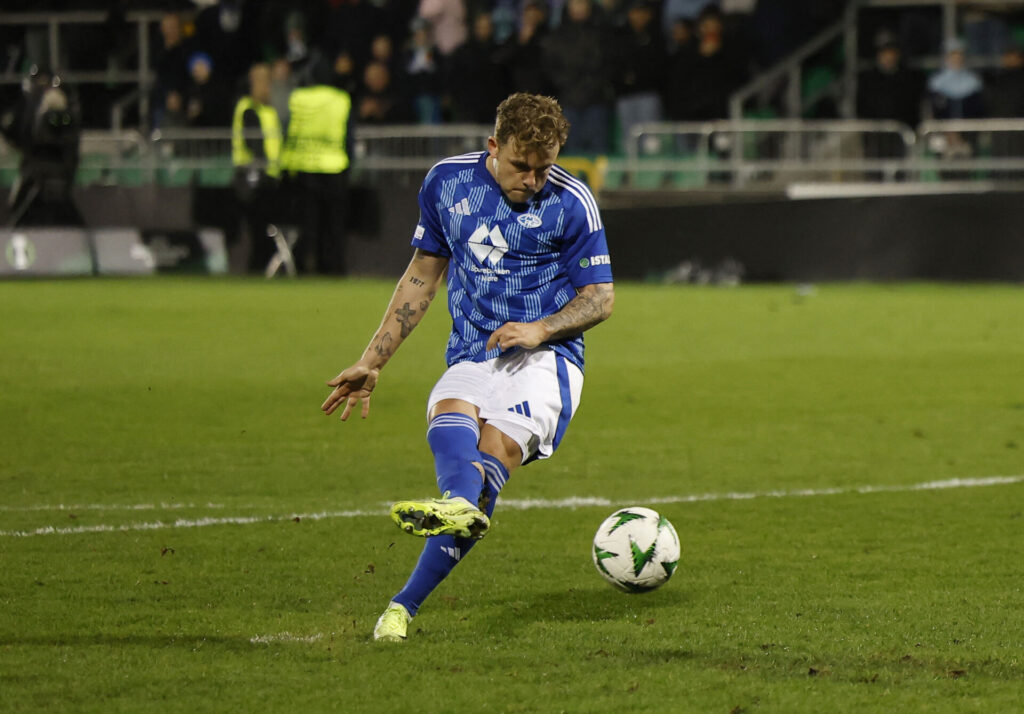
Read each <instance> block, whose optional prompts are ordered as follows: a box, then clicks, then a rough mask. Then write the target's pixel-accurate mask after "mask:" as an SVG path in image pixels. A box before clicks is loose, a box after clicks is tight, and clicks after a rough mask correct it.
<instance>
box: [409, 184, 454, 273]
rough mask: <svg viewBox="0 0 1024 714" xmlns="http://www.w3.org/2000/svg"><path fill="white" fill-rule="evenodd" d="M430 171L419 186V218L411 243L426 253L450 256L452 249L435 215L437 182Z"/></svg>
mask: <svg viewBox="0 0 1024 714" xmlns="http://www.w3.org/2000/svg"><path fill="white" fill-rule="evenodd" d="M434 177H435V174H434V172H433V171H432V172H431V173H430V174H428V175H427V177H426V178H425V179H424V180H423V185H422V186H421V187H420V192H419V196H418V199H417V200H418V202H419V204H420V220H419V223H417V224H416V231H415V232H414V233H413V235H412V245H413V247H414V248H420V249H422V250H425V251H427V252H428V253H435V254H437V255H441V256H444V257H446V258H447V257H451V254H452V251H451V248H450V247H449V246H448V242H447V241H446V240H445V237H444V229H443V228H442V226H441V219H440V217H439V216H438V215H437V201H436V197H435V195H434V194H435V191H436V190H435V188H434V186H436V185H437V182H436V181H435V180H433V179H434Z"/></svg>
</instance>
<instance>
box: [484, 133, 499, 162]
mask: <svg viewBox="0 0 1024 714" xmlns="http://www.w3.org/2000/svg"><path fill="white" fill-rule="evenodd" d="M487 153H488V154H490V155H491V156H493V157H495V158H497V156H498V140H497V139H495V138H494V137H493V136H489V137H487Z"/></svg>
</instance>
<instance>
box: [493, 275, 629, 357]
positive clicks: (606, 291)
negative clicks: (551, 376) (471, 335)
mask: <svg viewBox="0 0 1024 714" xmlns="http://www.w3.org/2000/svg"><path fill="white" fill-rule="evenodd" d="M614 305H615V286H614V285H613V284H612V283H592V284H590V285H584V286H583V287H581V288H579V289H577V291H576V297H574V298H573V299H572V300H570V301H569V302H568V303H566V304H565V307H563V308H562V309H561V310H559V311H558V312H556V313H554V314H553V315H548V316H547V317H544V318H541V319H540V320H537V321H535V322H506V323H505V324H504V325H502V326H501V327H499V328H498V329H497V330H495V331H494V332H492V333H491V336H490V339H488V340H487V349H489V350H491V349H494V348H495V347H498V348H500V349H501V350H502V351H505V350H507V349H511V348H512V347H522V348H523V349H528V350H529V349H533V348H534V347H538V346H539V345H541V344H543V343H545V342H552V341H554V340H560V339H562V338H563V337H570V336H572V335H578V334H580V333H581V332H583V331H584V330H589V329H590V328H591V327H593V326H594V325H597V324H599V323H601V322H604V321H605V320H607V319H608V318H609V317H611V314H612V308H613V307H614Z"/></svg>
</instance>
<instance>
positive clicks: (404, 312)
mask: <svg viewBox="0 0 1024 714" xmlns="http://www.w3.org/2000/svg"><path fill="white" fill-rule="evenodd" d="M415 315H416V311H415V310H413V309H412V308H411V307H409V303H405V304H404V305H402V307H400V308H398V309H397V310H395V316H396V317H397V318H398V324H399V325H401V326H402V329H401V330H400V332H399V334H400V335H401V337H402V339H405V338H406V337H408V336H409V334H410V333H412V330H413V328H414V327H416V322H418V321H414V320H413V317H414V316H415Z"/></svg>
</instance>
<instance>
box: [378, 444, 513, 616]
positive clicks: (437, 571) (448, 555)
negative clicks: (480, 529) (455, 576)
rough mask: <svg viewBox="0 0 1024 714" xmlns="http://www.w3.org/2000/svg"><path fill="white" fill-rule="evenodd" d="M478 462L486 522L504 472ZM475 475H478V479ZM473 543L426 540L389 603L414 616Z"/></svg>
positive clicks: (484, 458)
mask: <svg viewBox="0 0 1024 714" xmlns="http://www.w3.org/2000/svg"><path fill="white" fill-rule="evenodd" d="M480 462H481V463H482V464H483V466H484V473H485V474H487V482H486V483H485V484H484V487H483V489H482V492H481V494H480V500H481V505H482V506H483V509H484V513H486V514H487V517H488V518H490V517H491V514H493V513H494V506H495V504H496V503H497V501H498V492H499V491H501V487H502V486H504V485H505V481H507V480H508V471H506V470H505V467H504V466H502V464H501V462H500V461H498V460H497V459H496V458H494V457H493V456H491V455H490V454H481V455H480ZM479 475H480V474H479V472H478V473H477V477H478V478H479ZM475 543H476V541H475V540H473V539H472V538H456V537H454V536H433V537H430V538H427V542H426V544H425V545H424V546H423V552H422V553H420V559H419V561H418V562H417V563H416V567H415V568H413V571H412V575H410V576H409V580H408V582H406V584H405V587H404V588H402V590H401V592H399V593H398V594H397V595H395V596H394V597H393V598H392V600H393V601H394V602H397V603H399V604H401V605H403V606H404V607H405V609H406V610H408V611H409V614H410V615H415V614H416V612H417V611H418V610H419V609H420V605H422V604H423V601H424V600H426V599H427V596H428V595H430V593H432V592H434V589H435V588H436V587H437V586H438V585H440V584H441V581H442V580H444V579H445V578H446V577H447V576H448V573H450V572H452V569H453V568H454V567H455V566H456V565H458V564H459V561H460V560H462V559H463V558H464V557H466V553H468V552H469V550H470V548H472V547H473V545H474V544H475Z"/></svg>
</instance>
